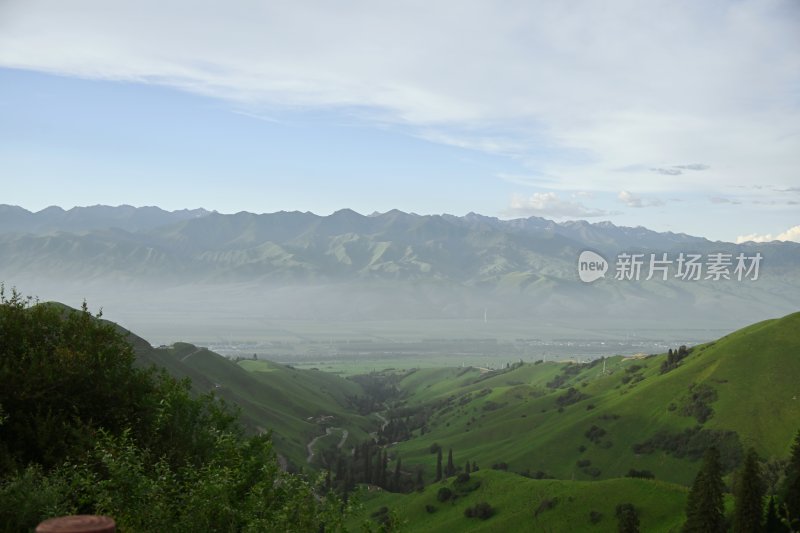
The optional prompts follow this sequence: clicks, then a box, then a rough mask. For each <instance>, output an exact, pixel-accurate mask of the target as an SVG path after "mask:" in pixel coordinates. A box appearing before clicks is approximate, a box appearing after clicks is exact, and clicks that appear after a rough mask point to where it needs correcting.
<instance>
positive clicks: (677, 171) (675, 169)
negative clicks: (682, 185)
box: [650, 163, 711, 176]
mask: <svg viewBox="0 0 800 533" xmlns="http://www.w3.org/2000/svg"><path fill="white" fill-rule="evenodd" d="M709 168H711V167H710V166H708V165H704V164H702V163H693V164H691V165H672V166H671V167H658V168H651V169H650V171H651V172H656V173H658V174H663V175H665V176H680V175H681V174H683V173H684V172H685V171H687V170H693V171H699V170H708V169H709Z"/></svg>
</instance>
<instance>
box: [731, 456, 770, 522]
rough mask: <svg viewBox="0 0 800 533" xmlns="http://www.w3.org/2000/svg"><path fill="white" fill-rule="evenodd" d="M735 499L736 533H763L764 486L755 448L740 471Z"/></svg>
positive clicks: (734, 518)
mask: <svg viewBox="0 0 800 533" xmlns="http://www.w3.org/2000/svg"><path fill="white" fill-rule="evenodd" d="M733 497H734V502H735V504H734V514H733V531H734V533H758V532H760V531H762V529H763V527H762V526H763V524H762V521H761V520H762V517H763V515H764V486H763V482H762V480H761V474H760V473H759V469H758V456H757V455H756V451H755V450H754V449H753V448H750V450H748V452H747V456H746V457H745V460H744V465H742V469H741V470H740V471H739V478H738V482H737V484H736V491H735V493H734V495H733Z"/></svg>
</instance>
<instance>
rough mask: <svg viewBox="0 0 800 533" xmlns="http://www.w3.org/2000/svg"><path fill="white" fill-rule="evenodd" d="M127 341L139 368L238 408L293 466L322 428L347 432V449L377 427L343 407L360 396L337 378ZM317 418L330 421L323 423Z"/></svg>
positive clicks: (194, 349)
mask: <svg viewBox="0 0 800 533" xmlns="http://www.w3.org/2000/svg"><path fill="white" fill-rule="evenodd" d="M132 340H133V341H134V345H135V347H136V351H137V356H138V357H139V360H140V362H141V363H143V364H156V365H160V366H163V367H164V368H166V369H167V371H168V372H170V373H171V374H172V375H174V376H176V377H179V378H183V377H188V378H190V379H191V380H192V383H193V386H194V387H195V389H196V390H198V391H200V392H208V391H214V392H215V393H217V394H218V395H219V396H221V397H222V398H224V399H225V400H227V401H228V402H230V403H232V404H235V405H237V406H238V407H239V408H240V409H241V414H242V419H243V422H244V423H245V424H246V425H247V426H248V427H249V429H250V430H251V431H259V432H260V431H266V430H272V432H273V441H274V443H275V447H276V449H277V450H278V452H279V453H281V454H282V455H284V456H285V457H287V458H288V459H289V460H290V461H292V462H293V463H294V464H296V465H298V466H302V465H305V464H306V454H307V451H306V444H307V443H308V441H310V440H311V439H312V438H314V437H315V436H317V435H320V434H323V433H324V430H325V427H326V426H336V427H343V428H346V429H347V430H348V431H349V437H348V440H347V444H348V445H350V444H354V443H355V442H357V441H360V440H364V439H366V438H367V433H368V432H369V431H372V430H374V429H375V428H376V427H377V425H378V422H377V421H376V420H372V419H370V418H368V417H364V416H360V415H358V414H355V413H354V412H353V411H352V409H350V408H349V407H348V405H347V400H346V397H347V396H348V395H356V394H363V392H362V391H361V388H360V386H359V385H358V384H356V383H355V382H352V381H350V380H346V379H343V378H341V377H339V376H336V375H333V374H324V373H322V372H317V371H312V370H296V369H293V368H290V367H286V366H283V365H278V364H275V363H267V362H256V361H247V362H243V364H242V365H238V364H236V363H234V362H232V361H230V360H228V359H227V358H225V357H222V356H220V355H218V354H216V353H214V352H211V351H209V350H207V349H204V348H197V347H196V346H194V345H191V344H186V343H176V344H175V345H173V346H172V347H170V348H166V349H164V348H161V349H154V348H150V346H149V345H148V344H147V343H146V342H144V341H141V342H137V341H136V339H135V338H133V339H132ZM322 416H328V417H331V418H327V419H325V420H324V421H322V420H321V419H320V417H322ZM337 442H338V441H337ZM323 444H324V443H321V444H320V447H321V446H322V445H323Z"/></svg>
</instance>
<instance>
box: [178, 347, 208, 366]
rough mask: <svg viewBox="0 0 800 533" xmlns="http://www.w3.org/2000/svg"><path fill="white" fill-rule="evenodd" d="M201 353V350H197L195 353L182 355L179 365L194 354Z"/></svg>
mask: <svg viewBox="0 0 800 533" xmlns="http://www.w3.org/2000/svg"><path fill="white" fill-rule="evenodd" d="M202 351H203V349H202V348H198V349H196V350H195V351H193V352H192V353H189V354H186V355H184V356H183V357H181V363H182V362H184V361H186V360H187V359H189V358H190V357H191V356H193V355H194V354H196V353H200V352H202Z"/></svg>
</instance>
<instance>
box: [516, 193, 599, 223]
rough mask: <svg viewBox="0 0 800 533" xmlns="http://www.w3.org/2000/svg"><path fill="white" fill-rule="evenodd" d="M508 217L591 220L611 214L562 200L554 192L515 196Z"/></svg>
mask: <svg viewBox="0 0 800 533" xmlns="http://www.w3.org/2000/svg"><path fill="white" fill-rule="evenodd" d="M505 214H506V215H507V216H512V217H513V216H531V215H534V216H541V217H553V218H591V217H601V216H608V215H610V214H611V213H609V212H607V211H603V210H601V209H592V208H589V207H586V206H584V205H583V204H581V203H578V202H570V201H567V200H562V199H561V198H560V197H559V196H558V194H556V193H554V192H537V193H534V194H533V195H531V196H528V197H526V196H522V195H520V194H515V195H513V196H512V197H511V203H510V206H509V208H508V209H507V210H506V213H505Z"/></svg>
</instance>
